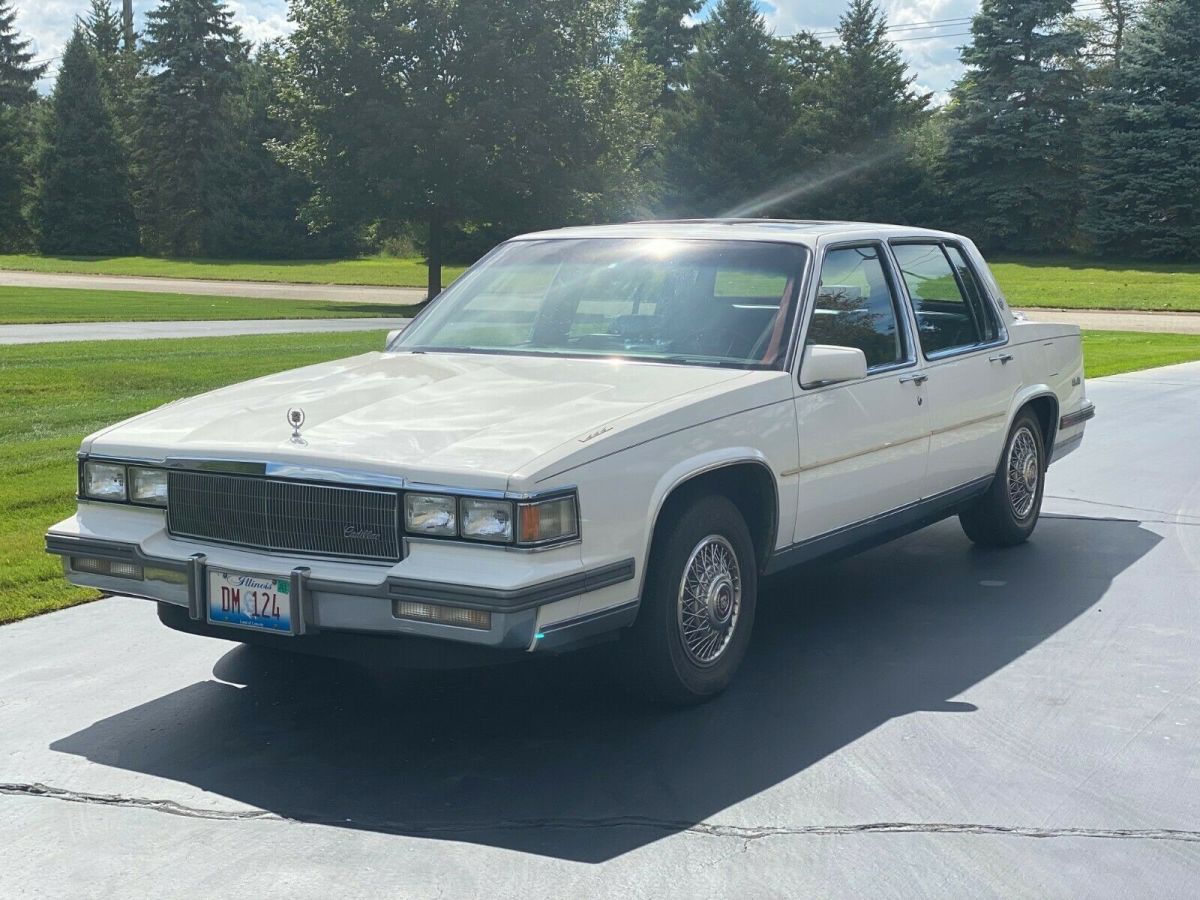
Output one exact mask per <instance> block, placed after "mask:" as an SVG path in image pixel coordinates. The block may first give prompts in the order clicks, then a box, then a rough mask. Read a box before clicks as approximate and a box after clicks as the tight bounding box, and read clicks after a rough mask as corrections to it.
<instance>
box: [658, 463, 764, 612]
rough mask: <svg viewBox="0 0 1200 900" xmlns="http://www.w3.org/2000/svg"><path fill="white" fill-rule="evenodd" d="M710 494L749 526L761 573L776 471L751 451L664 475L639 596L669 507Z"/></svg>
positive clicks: (668, 513) (669, 511)
mask: <svg viewBox="0 0 1200 900" xmlns="http://www.w3.org/2000/svg"><path fill="white" fill-rule="evenodd" d="M710 493H715V494H720V495H722V496H724V497H727V498H728V499H729V500H730V502H732V503H733V504H734V506H736V507H737V508H738V511H739V512H740V513H741V514H742V517H743V518H744V519H745V520H746V527H747V528H749V529H750V537H751V539H752V540H753V542H754V555H755V558H756V559H755V561H756V563H757V564H758V571H759V572H760V573H762V572H763V571H764V569H765V568H766V564H767V561H768V560H769V559H770V558H771V553H772V551H773V550H774V549H775V541H776V538H777V535H778V534H779V512H780V506H779V483H778V481H777V480H776V477H775V473H774V471H773V470H772V468H771V466H770V464H769V463H768V462H767V461H766V459H764V458H763V457H761V456H758V455H753V454H748V455H745V456H738V457H733V458H726V459H721V460H718V461H709V462H706V463H702V464H700V465H698V466H693V467H689V468H688V469H687V470H686V471H684V472H682V473H676V474H675V475H674V477H673V478H668V479H664V487H663V489H662V490H660V491H659V492H658V499H657V502H656V504H655V506H654V515H653V517H652V518H651V520H650V528H649V534H648V537H647V541H646V555H645V557H644V558H645V560H646V562H645V564H644V565H643V566H642V572H641V590H639V592H638V595H639V596H641V593H642V590H644V588H645V583H646V572H647V570H648V569H649V566H650V558H651V555H652V554H653V553H654V545H655V542H656V541H657V540H658V539H659V538H660V536H661V534H662V532H663V529H664V528H665V527H666V525H667V524H669V522H670V513H671V510H672V508H674V507H677V506H678V505H679V504H681V503H686V502H687V501H688V500H690V499H691V498H693V497H697V496H702V495H704V494H710Z"/></svg>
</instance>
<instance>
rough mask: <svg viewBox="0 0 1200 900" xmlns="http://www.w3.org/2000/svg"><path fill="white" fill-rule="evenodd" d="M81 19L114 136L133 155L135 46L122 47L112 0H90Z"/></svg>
mask: <svg viewBox="0 0 1200 900" xmlns="http://www.w3.org/2000/svg"><path fill="white" fill-rule="evenodd" d="M91 2H92V5H91V8H90V10H89V11H88V15H87V17H86V18H84V19H83V20H82V25H83V29H84V34H85V36H86V38H87V41H88V44H89V45H91V48H92V50H93V52H94V54H95V57H96V65H97V67H98V69H99V73H100V87H101V89H102V91H103V93H104V101H105V103H107V104H108V108H109V110H110V111H111V112H112V115H113V119H114V124H115V126H116V131H117V139H118V140H119V141H120V142H121V145H122V146H123V147H124V148H125V151H126V153H127V154H130V155H132V152H133V149H134V141H133V136H134V132H135V131H136V130H137V109H136V106H135V99H134V98H135V93H136V90H137V77H138V70H139V68H140V65H141V64H140V62H139V61H138V56H137V50H136V47H126V46H125V34H124V25H123V24H122V22H121V16H120V15H118V14H117V12H116V10H115V9H114V8H113V5H112V2H111V0H91Z"/></svg>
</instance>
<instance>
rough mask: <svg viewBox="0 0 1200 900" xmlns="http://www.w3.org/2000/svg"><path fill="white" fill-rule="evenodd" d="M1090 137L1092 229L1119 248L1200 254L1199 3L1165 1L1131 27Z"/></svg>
mask: <svg viewBox="0 0 1200 900" xmlns="http://www.w3.org/2000/svg"><path fill="white" fill-rule="evenodd" d="M1096 121H1097V127H1096V129H1095V131H1094V133H1093V137H1092V141H1091V148H1090V149H1091V153H1090V164H1089V172H1088V190H1087V196H1088V198H1089V199H1088V208H1087V212H1086V214H1085V217H1084V228H1085V232H1086V234H1087V236H1088V237H1089V238H1090V240H1091V242H1092V244H1093V245H1094V247H1095V249H1097V250H1100V251H1103V252H1106V253H1112V254H1116V255H1120V256H1134V257H1142V258H1157V259H1172V258H1175V259H1178V258H1184V257H1186V258H1190V259H1196V258H1200V251H1198V250H1197V248H1198V247H1200V3H1197V0H1156V2H1154V3H1152V4H1149V5H1148V6H1147V7H1146V9H1145V11H1144V13H1143V14H1142V18H1141V19H1140V20H1139V22H1138V23H1137V24H1136V25H1135V26H1134V28H1133V30H1132V31H1131V32H1130V34H1129V35H1128V40H1127V42H1126V44H1125V52H1124V58H1123V60H1122V63H1121V67H1120V69H1119V70H1117V71H1116V72H1115V73H1114V76H1113V79H1112V87H1111V88H1110V89H1109V90H1107V91H1106V92H1105V93H1104V95H1103V99H1102V103H1101V106H1100V109H1099V111H1098V113H1097V116H1096Z"/></svg>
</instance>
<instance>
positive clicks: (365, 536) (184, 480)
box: [167, 471, 400, 561]
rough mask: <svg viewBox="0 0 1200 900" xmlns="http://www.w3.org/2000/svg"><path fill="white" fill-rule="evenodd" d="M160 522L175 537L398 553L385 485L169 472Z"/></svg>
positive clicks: (385, 556)
mask: <svg viewBox="0 0 1200 900" xmlns="http://www.w3.org/2000/svg"><path fill="white" fill-rule="evenodd" d="M167 527H168V529H169V530H170V532H171V534H173V535H177V536H178V537H187V538H200V539H202V540H206V541H216V542H218V543H222V544H234V545H237V546H241V547H254V548H256V549H259V550H280V551H283V552H288V553H315V554H319V555H322V556H345V557H352V558H355V559H380V560H391V561H394V560H398V559H400V498H399V494H397V493H394V492H390V491H376V490H370V489H367V488H355V487H336V486H333V485H325V484H308V483H306V482H302V481H289V480H287V479H281V478H263V477H260V476H257V475H227V474H224V473H217V472H181V471H172V472H170V473H169V475H168V494H167Z"/></svg>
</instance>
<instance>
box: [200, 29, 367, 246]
mask: <svg viewBox="0 0 1200 900" xmlns="http://www.w3.org/2000/svg"><path fill="white" fill-rule="evenodd" d="M282 65H283V61H282V58H281V56H280V53H279V48H278V46H277V45H276V44H268V45H266V46H265V47H263V48H262V49H260V50H259V51H258V52H257V53H256V54H255V56H254V58H253V59H251V60H248V61H247V62H246V63H245V65H244V66H243V67H242V74H241V77H240V82H241V85H242V90H241V91H240V92H239V95H238V97H237V101H236V103H233V104H231V107H232V108H231V110H230V116H231V120H230V126H231V129H232V131H233V132H234V133H235V134H236V141H235V143H234V145H233V146H232V147H231V148H230V153H231V159H230V163H231V164H230V165H229V166H228V169H227V171H228V173H229V178H230V182H229V184H228V185H227V188H228V192H229V195H230V197H231V198H232V199H231V202H229V203H228V204H225V205H223V206H222V207H221V208H220V210H219V212H218V214H217V215H215V216H214V217H213V218H212V219H211V220H210V221H209V223H208V224H207V226H206V231H205V235H206V236H205V238H204V245H205V247H206V252H208V253H210V254H212V255H214V256H238V257H263V258H272V259H281V258H288V257H308V258H311V257H328V256H337V255H344V254H345V253H347V252H350V251H351V250H352V249H353V243H354V241H353V229H352V227H346V226H341V227H330V228H327V229H325V230H323V231H322V232H321V233H319V234H318V233H314V232H311V231H310V230H309V229H308V227H307V226H306V224H305V223H304V221H303V220H302V219H301V217H300V214H299V213H300V209H301V207H303V206H304V204H305V203H306V202H307V201H308V198H309V196H310V194H311V192H312V185H311V184H310V183H309V181H308V179H306V178H305V177H304V176H303V175H301V174H300V173H299V172H295V171H292V170H291V169H289V168H288V167H287V166H285V165H284V164H283V163H282V162H280V161H279V160H278V159H276V157H275V156H274V155H273V153H272V150H271V148H272V146H274V145H277V144H281V143H286V142H287V141H289V140H293V139H294V138H295V137H296V134H295V132H294V131H293V130H292V129H291V128H289V127H288V126H287V124H286V123H285V122H283V121H280V119H278V118H277V117H276V116H275V115H273V113H272V109H273V107H275V106H277V105H278V104H279V102H280V98H279V95H278V79H279V77H280V72H281V69H282Z"/></svg>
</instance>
